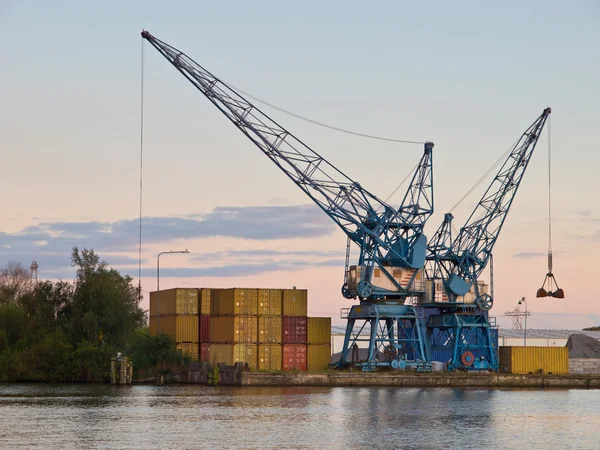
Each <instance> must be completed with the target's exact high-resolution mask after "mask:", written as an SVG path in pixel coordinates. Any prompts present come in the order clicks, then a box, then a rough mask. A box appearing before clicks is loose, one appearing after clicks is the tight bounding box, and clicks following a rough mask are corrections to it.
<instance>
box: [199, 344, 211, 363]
mask: <svg viewBox="0 0 600 450" xmlns="http://www.w3.org/2000/svg"><path fill="white" fill-rule="evenodd" d="M200 361H208V362H210V344H209V343H207V342H203V343H202V344H200Z"/></svg>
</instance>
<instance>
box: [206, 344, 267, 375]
mask: <svg viewBox="0 0 600 450" xmlns="http://www.w3.org/2000/svg"><path fill="white" fill-rule="evenodd" d="M209 355H210V359H209V362H210V363H211V364H212V365H215V364H219V363H225V364H226V365H228V366H232V365H233V364H234V363H236V362H241V363H243V364H246V363H247V364H248V367H250V369H256V367H257V362H258V346H257V345H248V344H210V349H209Z"/></svg>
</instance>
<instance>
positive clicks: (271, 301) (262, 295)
mask: <svg viewBox="0 0 600 450" xmlns="http://www.w3.org/2000/svg"><path fill="white" fill-rule="evenodd" d="M282 303H283V291H282V290H281V289H259V290H258V315H259V316H281V307H282V306H283V305H282Z"/></svg>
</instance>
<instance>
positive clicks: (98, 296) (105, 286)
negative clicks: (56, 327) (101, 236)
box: [70, 247, 146, 347]
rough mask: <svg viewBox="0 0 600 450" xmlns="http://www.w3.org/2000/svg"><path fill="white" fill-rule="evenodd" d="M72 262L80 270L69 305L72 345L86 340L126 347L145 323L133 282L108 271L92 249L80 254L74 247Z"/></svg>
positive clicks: (129, 278)
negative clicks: (135, 332)
mask: <svg viewBox="0 0 600 450" xmlns="http://www.w3.org/2000/svg"><path fill="white" fill-rule="evenodd" d="M71 261H72V263H73V265H74V266H75V267H77V277H76V280H75V290H74V294H73V302H72V304H71V305H70V316H71V339H72V342H73V343H77V342H81V341H84V340H86V341H88V342H102V343H107V344H110V345H113V346H116V347H121V346H123V345H124V344H125V343H126V341H127V338H128V337H129V336H131V335H132V334H133V332H134V331H135V330H136V329H137V328H140V327H142V326H144V325H145V323H146V313H145V312H144V310H142V309H141V308H140V307H139V305H138V292H137V288H136V287H134V286H133V283H132V281H133V279H132V278H131V277H129V276H123V275H121V274H120V273H119V272H117V271H116V270H114V269H112V268H110V269H109V268H108V266H107V264H106V262H104V261H101V260H100V258H99V257H98V255H96V254H95V253H94V251H93V250H88V249H83V250H82V251H81V252H80V251H79V249H78V248H77V247H74V248H73V253H72V255H71Z"/></svg>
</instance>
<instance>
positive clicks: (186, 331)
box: [150, 314, 199, 342]
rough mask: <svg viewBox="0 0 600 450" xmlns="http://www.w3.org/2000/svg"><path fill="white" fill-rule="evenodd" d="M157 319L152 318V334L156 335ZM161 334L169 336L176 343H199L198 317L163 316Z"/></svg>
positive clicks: (161, 318) (161, 317)
mask: <svg viewBox="0 0 600 450" xmlns="http://www.w3.org/2000/svg"><path fill="white" fill-rule="evenodd" d="M157 325H158V318H157V317H150V332H151V333H156V332H157V331H158V330H157ZM160 332H161V333H165V334H168V335H169V336H171V337H172V338H173V340H174V341H175V342H198V337H199V334H198V316H192V315H189V314H188V315H174V314H171V315H164V316H163V315H161V316H160Z"/></svg>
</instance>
